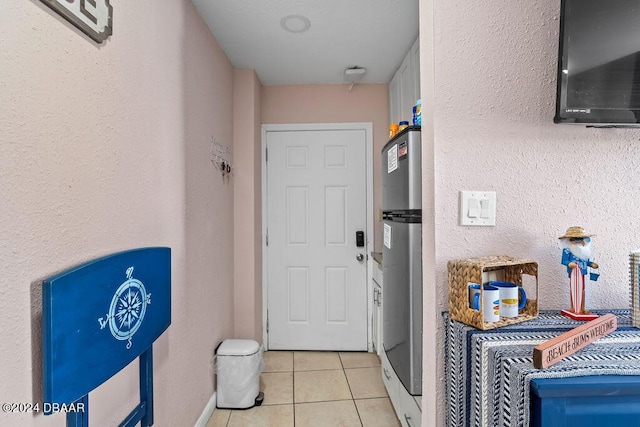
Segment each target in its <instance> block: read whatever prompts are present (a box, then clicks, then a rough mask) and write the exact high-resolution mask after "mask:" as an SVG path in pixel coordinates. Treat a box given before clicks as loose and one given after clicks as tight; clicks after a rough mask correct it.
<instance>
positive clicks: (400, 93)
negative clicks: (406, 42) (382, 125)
mask: <svg viewBox="0 0 640 427" xmlns="http://www.w3.org/2000/svg"><path fill="white" fill-rule="evenodd" d="M418 99H420V45H419V42H418V39H416V41H415V42H414V43H413V45H412V46H411V48H410V49H409V52H407V55H406V56H405V58H404V60H403V61H402V63H401V64H400V67H399V68H398V70H397V71H396V73H395V74H394V76H393V78H392V79H391V82H389V123H399V122H400V121H402V120H405V121H408V122H409V124H411V120H412V118H413V106H414V105H416V101H417V100H418Z"/></svg>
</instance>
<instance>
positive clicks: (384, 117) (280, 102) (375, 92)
mask: <svg viewBox="0 0 640 427" xmlns="http://www.w3.org/2000/svg"><path fill="white" fill-rule="evenodd" d="M348 88H349V86H348V85H346V84H343V85H341V84H331V85H272V86H263V87H262V123H267V124H288V123H352V122H372V123H373V150H374V151H373V172H374V175H373V189H374V194H373V210H374V222H373V223H374V233H375V235H374V236H373V240H374V248H375V250H377V251H381V250H382V222H381V221H379V216H378V213H379V210H380V208H381V206H380V205H381V198H382V182H381V181H380V180H381V177H380V161H381V160H380V151H381V150H382V147H383V146H384V144H385V143H386V142H387V141H388V139H389V138H388V126H389V124H388V120H389V95H388V85H386V84H361V85H354V86H353V89H352V90H351V91H349V89H348Z"/></svg>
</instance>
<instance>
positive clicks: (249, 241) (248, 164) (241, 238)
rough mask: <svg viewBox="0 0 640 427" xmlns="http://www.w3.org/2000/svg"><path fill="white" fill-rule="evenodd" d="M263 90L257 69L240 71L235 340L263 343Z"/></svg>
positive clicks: (236, 97)
mask: <svg viewBox="0 0 640 427" xmlns="http://www.w3.org/2000/svg"><path fill="white" fill-rule="evenodd" d="M260 91H261V85H260V82H259V81H258V77H257V76H256V73H255V72H254V71H253V70H235V71H234V78H233V131H234V133H233V141H234V142H233V145H234V149H233V152H234V159H233V181H234V182H233V189H234V207H233V210H234V232H233V234H234V275H233V276H234V304H233V305H234V336H235V338H246V339H253V340H256V341H258V342H259V343H262V187H261V183H262V175H261V161H262V153H261V140H260V138H261V135H262V133H261V127H260V116H261V112H260V108H261V105H260Z"/></svg>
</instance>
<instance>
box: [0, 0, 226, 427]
mask: <svg viewBox="0 0 640 427" xmlns="http://www.w3.org/2000/svg"><path fill="white" fill-rule="evenodd" d="M141 17H144V19H141ZM0 40H2V53H1V54H0V69H1V70H2V77H1V78H0V134H1V135H2V138H0V218H1V220H0V242H1V244H0V277H2V278H1V279H0V295H1V298H0V312H1V313H3V315H2V326H0V328H1V329H0V330H1V331H2V341H1V342H0V360H2V363H0V400H2V401H3V402H31V401H33V400H34V399H36V398H37V397H38V396H37V394H38V393H37V391H36V390H37V389H38V387H39V383H38V381H36V384H33V382H34V381H33V378H36V379H38V378H39V374H38V370H39V366H40V363H41V359H40V324H39V318H38V311H39V307H40V301H39V299H38V295H39V292H40V281H41V280H42V279H43V278H44V277H47V276H49V275H51V274H53V273H55V272H58V271H60V270H62V269H65V268H68V267H71V266H73V265H75V264H78V263H80V262H83V261H87V260H89V259H92V258H94V257H98V256H101V255H105V254H107V253H110V252H114V251H120V250H124V249H129V248H134V247H140V246H150V245H164V246H170V247H171V248H172V287H173V288H172V311H173V312H172V325H171V326H170V327H169V329H168V331H167V332H166V333H165V334H163V335H162V337H160V339H159V340H158V341H157V342H156V344H155V345H154V377H155V414H156V417H155V419H156V424H155V425H157V426H159V427H160V426H177V425H193V424H194V423H195V421H196V419H197V418H198V416H199V415H200V413H201V412H202V409H203V407H204V406H205V404H206V402H207V400H208V399H209V397H210V396H211V394H212V393H213V380H212V373H211V372H212V370H211V356H212V354H213V350H214V348H215V346H216V345H217V344H218V343H219V342H220V340H221V339H223V338H227V337H230V336H232V334H233V326H232V325H233V323H232V322H233V319H232V316H233V313H232V310H233V288H232V279H233V268H232V265H233V243H232V242H233V194H232V183H230V182H225V181H224V180H223V179H222V177H221V175H220V174H219V173H218V172H217V171H215V170H214V169H213V167H212V163H211V161H210V148H211V146H210V143H211V139H212V137H215V138H216V139H217V140H219V141H220V142H221V143H223V144H225V145H227V146H231V144H232V138H233V133H232V121H231V120H232V85H233V70H232V68H231V65H230V63H229V61H228V60H227V59H226V57H225V55H224V53H223V52H222V51H221V50H220V49H219V47H218V46H217V44H216V43H215V41H214V40H213V38H212V37H211V35H210V33H209V31H208V29H207V27H206V26H205V25H204V24H203V23H202V22H201V20H200V18H199V17H198V16H197V14H196V12H195V9H194V7H193V5H192V4H191V2H190V1H188V0H182V1H173V2H167V3H166V4H163V7H161V8H159V7H156V4H155V2H152V1H150V0H140V1H135V2H117V4H115V5H114V34H113V36H112V37H111V38H110V39H109V40H108V41H107V42H105V43H104V44H103V45H100V46H98V45H96V44H95V43H94V42H92V41H90V40H89V39H87V38H86V37H85V36H83V35H81V34H80V33H79V32H78V31H76V30H75V29H73V27H71V26H70V25H69V24H67V23H66V21H64V20H63V19H62V18H60V17H59V16H57V15H56V14H55V13H53V12H51V11H50V10H49V8H47V7H46V6H45V5H44V4H42V3H41V2H38V1H31V2H29V1H27V2H18V1H10V2H5V3H3V4H2V6H0ZM31 306H33V308H31ZM34 395H35V396H34ZM137 402H138V372H137V364H136V363H133V364H132V365H131V366H129V367H127V368H126V369H125V371H124V372H121V373H120V374H119V375H117V376H116V377H114V378H113V379H111V380H109V381H108V382H107V383H106V384H105V385H103V386H102V387H100V388H99V389H98V390H96V391H95V392H93V393H92V394H91V396H90V406H91V410H90V423H91V425H94V426H107V425H116V424H117V423H118V422H119V421H120V420H121V419H122V418H123V417H124V416H125V415H126V414H127V413H128V412H129V411H130V410H131V409H132V408H133V407H134V406H135V404H136V403H137ZM63 424H64V416H63V415H61V414H58V415H53V416H51V417H43V416H42V415H41V414H40V415H36V416H33V415H32V414H7V413H0V425H7V426H8V425H14V426H17V425H20V426H45V425H57V426H59V425H63Z"/></svg>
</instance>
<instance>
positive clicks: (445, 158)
mask: <svg viewBox="0 0 640 427" xmlns="http://www.w3.org/2000/svg"><path fill="white" fill-rule="evenodd" d="M559 7H560V4H559V2H557V1H555V0H542V1H537V2H528V3H526V2H525V3H522V2H494V3H487V2H483V1H479V0H472V1H463V0H453V1H446V2H444V1H436V0H426V1H425V2H422V1H421V3H420V8H421V13H420V17H421V24H420V30H421V40H422V41H423V45H422V54H421V65H422V77H423V82H430V83H423V86H422V99H423V105H427V106H431V107H430V108H431V109H432V111H431V112H430V113H429V114H430V115H431V116H432V120H433V124H432V125H430V127H431V129H432V131H433V133H432V136H431V137H430V138H429V140H428V141H427V142H426V143H427V144H433V156H434V160H433V161H432V165H433V166H432V167H433V169H434V172H433V174H434V176H435V186H434V187H433V188H430V187H428V186H425V198H426V199H428V201H429V202H432V203H433V205H434V206H435V216H434V221H433V224H431V228H432V230H434V232H433V234H434V235H435V253H434V254H433V255H432V258H431V259H428V258H425V263H433V264H434V266H435V270H436V271H435V273H434V276H433V278H434V279H435V280H434V281H435V286H436V297H437V306H435V305H433V304H432V306H429V305H428V304H427V302H426V300H425V330H429V328H430V327H433V326H434V325H436V324H437V322H438V318H439V317H440V315H439V313H440V310H442V309H446V308H447V276H446V263H447V261H448V260H449V259H454V258H465V257H470V256H479V255H491V254H509V255H514V256H519V257H525V258H530V259H534V260H537V261H538V262H539V266H540V268H539V279H540V294H539V301H540V306H541V308H542V309H551V308H565V307H566V306H567V304H568V301H569V295H568V286H567V278H566V273H565V269H564V267H563V266H562V265H561V264H560V248H559V245H558V236H561V235H562V234H563V233H564V231H565V230H566V228H567V227H568V226H570V225H582V226H584V227H585V228H586V229H587V230H588V231H589V232H592V233H596V234H597V236H596V237H595V238H594V239H593V241H592V242H593V248H594V259H595V260H596V261H597V262H598V264H600V266H601V273H602V275H601V277H600V280H599V281H598V282H596V283H594V282H592V283H589V284H588V285H587V286H588V289H587V305H588V307H590V308H614V307H628V304H629V284H628V282H629V278H628V254H629V251H630V250H632V249H635V248H637V247H638V246H639V243H638V239H637V236H638V235H640V223H638V221H637V208H636V206H637V202H635V195H637V192H638V189H639V187H638V185H639V184H638V183H640V170H639V169H638V164H640V149H639V146H638V131H637V130H612V129H609V130H606V129H587V128H585V127H584V126H575V127H574V126H569V125H555V124H553V122H552V118H553V114H554V105H555V90H556V78H555V73H556V58H557V53H558V41H557V40H558V22H559V21H558V18H559ZM425 43H426V44H428V43H430V44H431V45H430V46H427V45H425ZM430 70H431V71H430ZM427 108H429V107H427ZM426 161H427V162H430V161H429V160H426ZM426 179H430V178H429V177H427V178H426ZM460 190H492V191H496V192H497V199H498V201H497V221H496V226H495V227H478V228H470V227H461V226H459V225H458V192H459V191H460ZM429 202H427V203H429ZM425 256H427V255H426V254H425ZM434 281H432V280H428V279H427V278H425V288H427V287H429V288H431V287H433V286H434ZM429 308H431V309H432V310H429ZM424 348H425V349H438V350H431V351H430V352H429V351H427V352H425V364H426V365H428V364H429V363H431V362H429V360H434V359H435V360H437V361H438V363H439V364H440V366H439V367H440V371H438V372H433V371H432V372H431V374H432V375H431V376H430V378H435V381H436V383H437V388H438V395H433V394H431V395H430V396H426V397H425V403H426V406H427V407H428V408H431V409H434V408H436V402H438V403H437V404H438V406H437V409H438V415H439V416H440V417H442V416H443V410H444V409H443V403H442V402H443V401H444V395H443V393H444V381H443V377H444V376H445V375H446V373H444V372H442V370H441V367H442V362H443V358H444V356H443V354H442V351H440V350H439V349H441V348H442V336H441V334H440V335H439V336H438V341H435V338H434V336H432V335H429V336H425V345H424ZM428 366H430V365H428ZM425 378H429V376H425ZM425 387H427V386H425ZM423 416H424V417H425V418H424V419H425V420H427V419H428V418H427V417H430V416H431V415H427V414H424V415H423ZM441 421H442V419H440V420H439V422H437V423H435V424H434V423H431V424H427V425H442V422H441Z"/></svg>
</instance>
